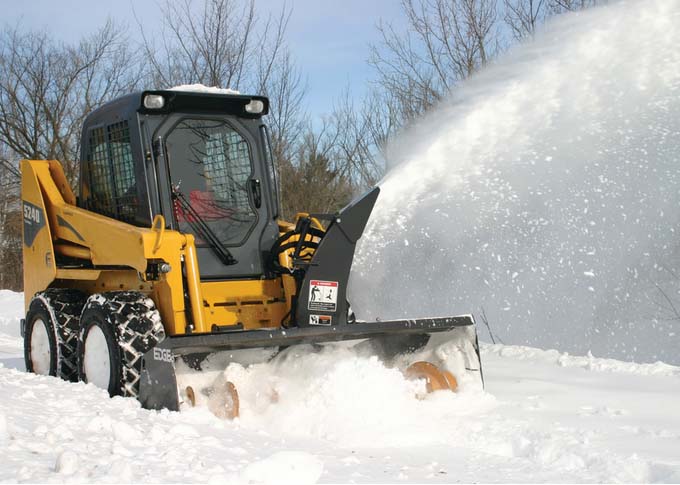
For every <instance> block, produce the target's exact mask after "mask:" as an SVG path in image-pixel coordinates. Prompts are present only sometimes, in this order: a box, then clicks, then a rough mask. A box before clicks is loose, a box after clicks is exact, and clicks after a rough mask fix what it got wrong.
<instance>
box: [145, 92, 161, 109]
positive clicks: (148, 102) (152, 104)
mask: <svg viewBox="0 0 680 485" xmlns="http://www.w3.org/2000/svg"><path fill="white" fill-rule="evenodd" d="M163 106H165V98H164V97H163V96H161V95H160V94H147V95H146V96H144V107H145V108H146V109H161V108H162V107H163Z"/></svg>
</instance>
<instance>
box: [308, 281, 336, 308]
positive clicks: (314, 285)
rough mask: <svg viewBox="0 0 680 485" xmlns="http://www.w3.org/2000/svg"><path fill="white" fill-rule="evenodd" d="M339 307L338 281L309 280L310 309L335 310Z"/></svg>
mask: <svg viewBox="0 0 680 485" xmlns="http://www.w3.org/2000/svg"><path fill="white" fill-rule="evenodd" d="M337 307H338V282H337V281H321V280H312V281H310V282H309V304H308V305H307V309H308V310H316V311H322V312H334V311H335V310H336V309H337Z"/></svg>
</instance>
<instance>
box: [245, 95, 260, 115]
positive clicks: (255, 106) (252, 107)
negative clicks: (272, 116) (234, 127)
mask: <svg viewBox="0 0 680 485" xmlns="http://www.w3.org/2000/svg"><path fill="white" fill-rule="evenodd" d="M263 111H264V103H263V102H262V101H260V100H259V99H251V100H250V103H248V104H247V105H246V112H247V113H252V114H254V115H259V114H260V113H262V112H263Z"/></svg>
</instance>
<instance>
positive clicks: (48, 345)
mask: <svg viewBox="0 0 680 485" xmlns="http://www.w3.org/2000/svg"><path fill="white" fill-rule="evenodd" d="M86 298H87V295H85V293H83V292H81V291H78V290H73V289H67V288H51V289H48V290H45V291H42V292H40V293H37V294H36V295H35V296H34V297H33V300H31V304H30V305H29V309H28V312H27V314H26V329H25V337H24V360H25V362H26V370H27V371H29V372H34V373H36V374H47V375H51V376H58V377H61V378H62V379H64V380H66V381H71V382H75V381H77V380H78V352H77V350H78V329H79V321H80V313H81V311H82V309H83V305H84V304H85V300H86ZM40 339H43V342H39V341H40ZM41 343H42V345H41ZM40 347H42V350H41V349H40ZM38 354H42V356H40V355H38Z"/></svg>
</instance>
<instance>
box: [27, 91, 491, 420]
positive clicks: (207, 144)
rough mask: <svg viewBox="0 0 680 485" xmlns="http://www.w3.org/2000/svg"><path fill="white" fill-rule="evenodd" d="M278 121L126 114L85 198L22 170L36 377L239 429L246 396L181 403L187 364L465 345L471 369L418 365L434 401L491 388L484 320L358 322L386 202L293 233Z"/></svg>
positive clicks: (84, 145) (212, 111)
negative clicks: (203, 414)
mask: <svg viewBox="0 0 680 485" xmlns="http://www.w3.org/2000/svg"><path fill="white" fill-rule="evenodd" d="M268 109H269V101H268V99H267V98H265V97H261V96H246V95H240V94H233V93H228V94H227V93H225V94H222V93H205V92H183V91H175V90H164V91H144V92H138V93H133V94H129V95H127V96H124V97H121V98H119V99H117V100H115V101H112V102H110V103H108V104H106V105H104V106H103V107H101V108H99V109H97V110H96V111H94V112H92V113H91V114H90V115H89V116H88V117H87V118H86V120H85V122H84V126H83V129H82V139H81V164H80V187H79V195H78V197H76V196H75V195H74V193H73V191H72V189H71V187H70V186H69V184H68V182H67V180H66V177H65V176H64V172H63V170H62V167H61V165H60V163H59V162H57V161H54V160H23V161H22V163H21V175H22V180H21V184H22V203H23V240H24V246H23V250H24V254H23V257H24V289H25V290H24V291H25V298H26V301H25V303H26V318H25V319H24V320H22V323H21V326H22V329H21V330H22V336H23V338H24V342H25V360H26V368H27V370H28V371H31V372H35V373H39V374H47V375H53V376H59V377H61V378H63V379H67V380H70V381H77V380H81V381H85V382H89V383H93V384H95V385H97V386H99V387H101V388H103V389H106V390H107V391H108V392H109V394H110V395H111V396H114V395H122V396H130V397H135V398H137V399H139V401H140V402H141V403H142V405H143V406H144V407H146V408H150V409H161V408H167V409H170V410H178V409H179V408H180V405H181V404H185V405H189V406H190V405H194V404H196V403H197V402H207V403H208V406H209V407H210V409H211V410H212V411H213V412H214V413H215V414H216V415H219V416H223V417H233V416H236V415H238V402H239V401H238V390H237V389H236V388H235V386H234V385H233V383H231V382H228V381H226V380H225V379H224V378H223V377H222V378H221V379H217V381H216V382H214V383H213V384H212V385H210V386H208V387H207V388H204V389H194V388H193V387H191V386H187V387H185V388H183V389H179V388H178V385H177V375H176V364H177V359H178V358H182V359H184V360H185V362H188V363H190V364H191V365H193V366H194V367H200V362H201V360H202V358H203V357H204V356H206V355H208V354H211V353H215V352H219V351H234V350H239V349H254V348H274V349H277V348H278V349H284V348H288V347H290V346H294V345H298V344H315V345H316V344H324V343H329V342H337V341H345V340H357V341H361V343H359V344H358V345H360V346H362V347H361V348H362V349H364V351H365V350H366V349H368V351H369V352H371V353H372V354H375V355H379V356H380V357H381V358H383V359H385V361H386V362H389V361H391V359H392V358H393V357H395V356H396V355H405V354H409V353H413V352H416V351H418V350H419V349H421V348H423V347H424V346H425V345H426V344H427V342H428V340H429V339H430V336H431V335H433V334H435V333H443V334H445V335H446V336H447V338H450V339H451V340H457V341H459V342H461V344H460V345H459V346H458V348H459V349H460V352H461V355H462V360H463V362H464V364H463V365H462V367H460V368H459V369H458V370H453V369H445V368H442V366H441V365H439V366H438V365H435V364H434V363H432V362H413V363H411V364H412V365H409V366H408V367H407V368H406V369H404V371H405V374H406V377H409V378H414V379H425V381H426V382H427V389H428V391H435V390H442V389H444V390H455V389H456V388H457V386H458V383H459V381H460V379H461V377H462V376H461V375H460V373H471V374H473V375H474V376H476V377H475V378H476V379H477V380H478V381H480V382H481V380H482V376H481V363H480V360H479V350H478V345H477V336H476V331H475V326H474V322H473V319H472V317H471V316H454V317H443V318H422V319H406V320H395V321H374V322H366V321H361V320H360V319H357V318H356V317H355V315H354V314H353V313H352V311H351V309H350V306H349V303H348V300H347V282H348V279H349V274H350V268H351V265H352V259H353V257H354V250H355V245H356V243H357V240H358V239H359V238H360V237H361V235H362V232H363V230H364V227H365V226H366V223H367V221H368V218H369V216H370V214H371V211H372V209H373V205H374V204H375V202H376V199H377V198H378V195H379V191H380V190H379V188H377V187H376V188H374V189H372V190H370V191H368V192H367V193H366V194H364V195H363V196H361V197H359V198H357V199H356V200H355V201H353V202H352V203H351V204H349V205H348V206H347V207H345V208H344V209H342V210H341V211H339V212H338V213H336V214H307V213H300V214H298V215H297V216H296V219H295V221H294V222H292V223H289V222H285V221H282V220H279V200H278V193H277V181H276V172H275V169H274V163H273V160H272V155H271V149H270V141H269V134H268V131H267V126H266V125H265V124H264V122H263V117H264V116H265V115H266V114H267V113H268ZM413 355H415V354H413ZM452 371H453V373H452ZM455 373H458V374H459V375H454V374H455ZM273 397H274V398H275V397H276V396H273Z"/></svg>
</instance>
